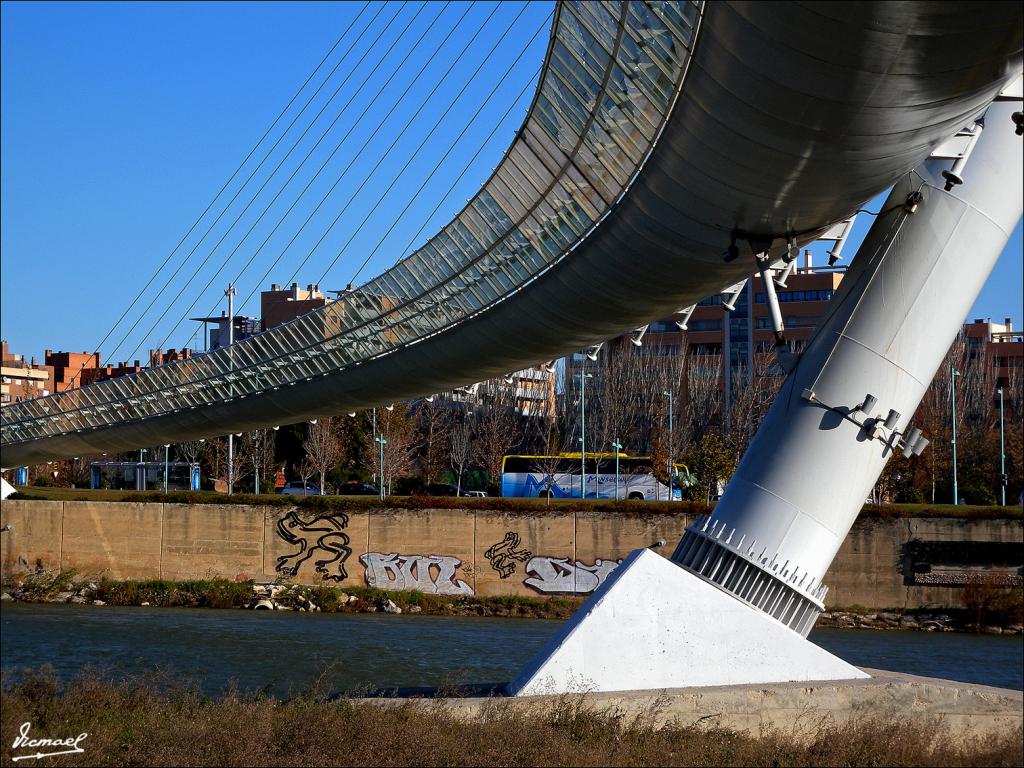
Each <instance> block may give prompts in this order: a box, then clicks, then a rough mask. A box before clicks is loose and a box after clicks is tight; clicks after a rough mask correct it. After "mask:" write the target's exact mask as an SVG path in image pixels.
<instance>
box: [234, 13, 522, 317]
mask: <svg viewBox="0 0 1024 768" xmlns="http://www.w3.org/2000/svg"><path fill="white" fill-rule="evenodd" d="M497 8H498V6H495V8H494V10H492V11H491V13H490V14H489V15H488V16H487V18H486V19H484V21H483V23H482V24H481V25H480V27H479V28H478V29H477V31H476V32H475V33H474V34H473V36H472V37H471V38H470V39H469V41H468V42H467V43H466V44H465V45H464V46H463V48H462V50H461V51H460V52H459V55H458V56H457V57H456V58H455V59H454V60H453V61H452V63H451V65H450V66H449V67H448V69H447V71H446V72H445V73H444V75H442V76H441V78H440V79H439V80H438V81H437V83H436V84H435V85H434V87H433V89H432V90H431V92H430V93H429V94H428V95H427V97H426V99H424V100H423V101H422V102H421V104H420V106H419V108H418V109H417V110H416V112H415V113H414V114H413V115H412V116H411V117H410V118H409V119H408V120H407V121H406V124H405V126H404V127H403V129H402V131H401V132H399V134H398V135H397V136H396V138H395V139H394V140H393V141H392V143H391V145H390V146H389V147H388V149H387V150H386V151H385V152H384V154H383V155H382V156H381V157H380V158H379V159H378V160H377V163H378V164H379V163H380V162H382V161H383V160H384V158H386V157H387V156H388V155H389V154H390V152H391V150H393V149H394V147H395V146H396V145H397V143H398V141H399V140H400V139H401V138H402V136H403V135H404V134H405V131H406V130H408V128H409V127H410V126H411V125H412V123H413V121H414V120H415V119H416V117H417V116H418V115H419V113H420V112H421V111H422V110H423V108H424V107H425V106H426V104H427V103H428V102H429V101H430V99H431V98H433V96H434V94H436V93H437V90H438V89H439V88H440V87H441V85H442V84H443V83H444V81H445V80H446V79H447V77H448V75H450V74H451V72H452V70H453V69H454V68H455V66H456V65H457V64H458V62H459V61H461V60H462V57H463V56H464V55H465V54H466V51H468V50H469V48H470V47H471V46H472V44H473V42H474V41H475V40H476V38H477V37H478V36H479V35H480V33H481V32H482V31H483V30H484V28H485V27H486V26H487V24H488V23H489V22H490V20H491V18H492V17H493V16H494V14H495V12H496V11H497ZM525 10H526V6H525V5H524V6H523V8H522V9H521V10H520V11H519V13H518V14H517V15H516V17H515V18H514V19H513V20H512V21H511V22H510V23H509V25H508V27H507V28H506V29H505V31H504V32H503V33H502V35H501V37H500V38H499V39H498V41H497V42H496V43H495V44H494V45H493V46H492V48H491V50H490V51H488V53H487V55H486V56H485V57H484V59H483V61H481V63H480V64H479V65H478V66H477V68H476V70H475V71H474V72H473V74H472V76H471V77H470V78H469V80H468V81H466V83H465V84H464V85H463V86H462V88H461V89H460V90H459V93H458V94H457V95H456V96H455V98H454V99H453V100H452V102H451V104H450V105H449V106H448V108H447V109H446V110H445V111H444V114H442V115H441V117H440V118H438V120H437V122H435V123H434V126H433V127H432V128H431V129H430V130H429V131H428V132H427V135H426V138H424V140H423V142H421V143H420V146H419V147H417V149H416V150H415V151H414V152H413V155H412V157H411V158H410V159H409V161H408V162H407V163H406V164H405V166H404V167H403V168H402V169H401V170H400V171H399V172H398V174H397V175H396V176H395V177H394V178H393V180H392V182H391V184H390V185H389V186H388V189H390V188H391V186H393V185H394V184H395V182H396V181H397V180H398V179H399V178H401V175H402V173H404V171H405V170H406V168H408V166H409V163H411V162H412V160H413V159H414V158H415V157H416V155H417V154H418V152H419V151H420V149H422V148H423V145H424V144H425V143H426V141H427V140H428V139H429V138H430V136H431V135H432V134H433V132H434V130H435V129H436V128H437V125H438V124H439V123H440V121H441V120H443V119H444V117H445V116H446V115H447V114H448V113H449V112H450V111H451V110H452V108H453V107H454V106H455V104H456V103H457V102H458V100H459V98H460V97H461V96H462V94H463V93H465V91H466V88H468V87H469V85H470V83H472V82H473V80H474V79H475V78H476V76H477V74H479V72H480V71H481V69H482V68H483V65H484V64H485V63H486V62H487V61H488V60H489V59H490V57H491V55H492V54H493V53H494V51H495V49H496V48H497V47H498V45H499V44H500V43H501V41H502V40H504V39H505V37H506V36H507V35H508V33H509V31H511V29H512V27H513V26H514V25H515V23H516V21H518V20H519V18H520V16H522V14H523V12H524V11H525ZM411 86H412V84H410V88H411ZM408 90H409V89H406V91H408ZM403 96H404V94H403ZM396 104H397V102H396ZM393 111H394V108H392V110H391V111H390V112H389V113H388V115H386V116H385V120H386V119H387V117H389V116H390V114H391V112H393ZM383 122H384V121H382V122H381V123H380V125H383ZM378 127H379V126H378ZM368 143H369V140H368V141H367V144H368ZM367 144H364V146H363V149H365V147H366V146H367ZM360 154H361V151H360ZM354 160H355V158H353V162H354ZM351 166H352V163H351V162H350V163H349V166H348V167H347V168H346V169H345V173H347V172H348V169H349V168H351ZM340 181H341V177H339V178H338V180H337V181H336V182H335V183H334V185H332V187H331V188H330V189H329V190H328V191H327V193H326V194H325V195H324V197H323V198H322V199H321V200H320V203H319V204H318V205H317V207H316V209H314V211H313V213H311V214H310V216H309V217H308V218H307V219H306V221H305V222H304V223H303V225H302V227H300V229H299V232H296V233H295V236H294V237H293V238H292V239H291V240H290V241H289V242H288V244H287V245H286V246H285V248H284V251H282V252H281V254H280V255H278V257H277V259H275V260H274V263H273V264H271V265H270V267H269V268H268V269H267V271H266V272H264V274H263V276H262V277H261V278H260V280H259V282H257V283H256V285H255V286H254V287H253V289H252V290H251V291H250V292H249V294H248V295H247V296H246V297H245V299H244V300H243V301H242V306H244V305H245V304H246V303H247V302H248V301H249V300H250V299H251V298H252V297H253V296H254V295H255V294H256V292H257V291H258V290H259V287H260V285H262V284H263V283H264V282H265V281H266V279H267V277H268V275H269V274H270V273H271V271H272V270H273V269H274V267H276V266H277V264H278V263H279V262H280V260H281V258H282V257H283V256H284V253H285V252H286V251H287V250H288V248H290V247H291V245H292V243H294V242H295V240H296V238H297V237H298V235H299V233H300V232H301V231H302V228H304V227H305V226H306V224H308V223H309V221H310V219H312V217H313V215H314V214H315V213H316V211H317V210H319V209H320V207H321V206H322V205H323V203H324V201H326V199H327V197H328V196H329V195H330V194H331V193H332V192H333V191H334V189H335V187H337V185H338V183H339V182H340ZM365 183H366V182H365V180H364V182H363V184H365ZM360 189H362V185H360V187H359V189H357V190H356V192H355V193H353V195H352V196H350V197H349V199H348V201H347V202H346V203H345V206H344V207H343V208H342V209H341V210H340V211H339V212H338V214H337V215H336V216H335V217H334V220H333V221H332V222H331V223H330V225H328V227H327V229H326V230H324V232H323V234H322V235H320V238H319V239H318V240H317V241H316V243H315V244H314V245H313V247H312V248H311V249H310V250H309V251H308V252H307V253H306V256H305V257H304V258H303V260H302V262H301V263H300V264H299V265H298V266H297V267H296V268H295V270H294V271H293V272H292V274H291V277H289V278H288V280H287V281H285V284H286V285H287V284H288V283H290V282H291V281H292V280H293V279H294V278H295V276H296V275H297V274H298V273H299V271H300V270H301V269H302V268H303V267H304V266H305V265H306V263H307V262H308V261H309V259H310V257H311V256H312V255H313V253H314V252H315V251H316V250H317V248H319V247H320V244H321V243H323V241H324V239H325V238H326V237H327V235H328V234H330V232H331V230H332V229H333V228H334V226H335V225H336V224H337V223H338V221H339V220H340V219H341V217H342V216H343V215H344V213H345V211H346V210H347V209H348V206H349V205H350V204H351V203H352V202H353V200H354V198H355V196H356V195H358V192H359V190H360Z"/></svg>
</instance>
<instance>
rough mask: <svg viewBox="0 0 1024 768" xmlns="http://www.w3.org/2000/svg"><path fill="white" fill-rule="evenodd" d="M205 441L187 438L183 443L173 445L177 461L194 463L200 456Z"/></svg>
mask: <svg viewBox="0 0 1024 768" xmlns="http://www.w3.org/2000/svg"><path fill="white" fill-rule="evenodd" d="M205 442H206V441H205V440H188V441H186V442H184V443H178V444H177V445H176V446H175V447H174V452H175V453H176V454H177V456H178V460H179V461H185V462H188V463H189V464H195V463H196V462H198V461H199V458H200V457H201V456H202V453H203V445H204V443H205Z"/></svg>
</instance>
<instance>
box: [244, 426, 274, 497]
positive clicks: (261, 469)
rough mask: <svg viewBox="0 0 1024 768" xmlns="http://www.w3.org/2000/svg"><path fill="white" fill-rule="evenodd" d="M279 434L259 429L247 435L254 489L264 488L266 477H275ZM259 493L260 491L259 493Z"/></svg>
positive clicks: (270, 430) (271, 430)
mask: <svg viewBox="0 0 1024 768" xmlns="http://www.w3.org/2000/svg"><path fill="white" fill-rule="evenodd" d="M276 436H277V433H276V432H275V431H274V430H273V429H258V430H255V431H253V432H247V433H246V434H245V437H246V439H247V440H248V451H247V453H248V454H249V461H250V464H251V466H252V472H253V478H254V484H253V487H254V488H262V485H263V478H264V477H273V475H274V444H275V439H276ZM257 492H258V491H257Z"/></svg>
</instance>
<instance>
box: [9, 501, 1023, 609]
mask: <svg viewBox="0 0 1024 768" xmlns="http://www.w3.org/2000/svg"><path fill="white" fill-rule="evenodd" d="M496 501H500V500H496ZM665 507H671V505H661V506H660V508H659V511H648V509H649V508H647V507H645V506H641V505H639V504H634V505H625V504H623V506H622V508H621V509H622V510H625V511H620V510H618V509H610V510H609V509H601V508H593V507H587V506H585V505H578V506H577V505H568V504H559V505H552V506H551V507H550V508H543V507H542V508H540V509H529V508H527V509H521V510H507V509H506V510H498V509H487V508H486V507H485V506H473V507H461V508H452V509H437V508H434V509H432V508H409V509H402V508H380V507H376V506H373V505H369V504H368V505H366V506H365V507H360V506H358V505H356V504H347V505H345V507H344V508H334V507H330V506H327V507H323V508H313V507H307V506H302V505H300V506H289V505H285V506H281V505H280V504H278V505H276V506H274V505H267V506H263V505H245V504H172V503H159V502H155V503H150V502H91V501H37V500H10V499H9V500H6V501H4V502H3V503H2V505H0V518H2V521H0V522H2V523H3V524H4V525H9V526H10V528H9V529H8V530H5V531H4V532H3V534H2V535H0V562H2V570H3V574H4V576H5V577H16V576H17V575H18V574H23V573H26V572H31V571H34V570H38V569H45V570H48V571H58V570H69V569H74V570H75V571H76V572H77V573H78V574H79V575H82V576H93V577H105V578H109V579H166V580H171V581H180V580H184V579H209V578H214V577H220V578H226V579H229V580H237V581H246V580H254V581H257V582H269V581H274V580H276V579H285V580H290V581H293V582H295V583H300V584H309V585H323V586H336V587H340V588H342V589H344V588H346V587H376V588H380V589H387V590H417V591H419V592H423V593H427V594H439V595H452V596H460V595H462V596H472V595H479V596H500V595H520V596H551V595H573V594H576V595H586V594H588V593H589V592H592V591H593V590H594V589H596V588H597V586H598V585H599V584H601V583H602V582H603V581H604V579H605V578H607V576H608V574H609V573H611V572H612V571H613V570H614V569H615V568H616V567H617V565H618V563H619V561H620V560H621V559H622V558H623V557H625V556H626V555H627V554H628V553H629V552H630V551H632V550H634V549H637V548H640V547H650V548H652V549H654V551H656V552H659V553H661V554H664V555H666V556H667V555H668V554H670V553H671V551H672V548H673V547H674V546H675V543H676V542H677V541H678V540H679V538H680V536H681V535H682V533H683V530H684V529H685V528H686V526H687V525H689V524H690V523H691V522H693V520H694V519H695V517H696V514H697V512H696V511H694V509H693V508H691V507H685V508H684V509H683V510H682V511H679V512H673V511H664V509H663V508H665ZM1022 541H1024V537H1022V523H1021V518H1020V516H1019V515H1017V516H1013V515H1009V514H1008V515H1007V517H1005V518H998V517H997V518H991V517H981V518H979V519H972V518H943V517H927V516H899V515H893V516H882V517H879V516H870V515H865V516H862V518H861V520H859V521H858V522H857V524H856V525H855V526H854V528H853V530H852V531H851V532H850V535H849V536H848V537H847V540H846V542H845V543H844V545H843V547H842V549H841V550H840V552H839V555H838V556H837V557H836V560H835V562H834V563H833V565H832V568H831V569H830V571H829V573H828V576H827V578H826V583H827V584H828V585H829V586H830V591H829V594H828V597H827V600H826V604H827V606H829V607H840V608H848V607H853V606H860V607H862V608H864V609H870V610H875V611H882V610H885V609H897V610H901V611H903V610H911V609H929V610H942V609H946V608H948V609H953V608H960V607H963V605H964V603H963V600H962V596H963V589H964V585H965V584H966V583H968V582H970V581H971V580H972V579H977V578H978V577H979V576H984V577H985V578H986V579H988V580H989V581H990V582H991V583H992V584H993V585H995V586H1019V585H1020V583H1021V570H1020V566H1021V562H1022V557H1021V553H1022V551H1024V547H1022Z"/></svg>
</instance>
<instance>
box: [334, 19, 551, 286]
mask: <svg viewBox="0 0 1024 768" xmlns="http://www.w3.org/2000/svg"><path fill="white" fill-rule="evenodd" d="M517 18H518V17H517ZM550 18H551V16H550V15H549V16H548V17H547V18H546V19H545V20H544V21H543V22H541V25H540V27H539V28H538V29H537V31H536V32H534V34H533V37H531V38H530V40H529V42H528V43H527V44H526V45H525V46H524V47H523V49H522V51H520V52H519V55H518V56H517V57H516V58H515V60H514V61H513V62H512V64H511V65H509V67H508V69H507V70H506V71H505V74H504V75H502V77H501V79H500V80H499V81H498V83H497V85H495V86H494V88H493V89H491V92H490V94H488V96H487V98H486V99H485V100H484V101H483V103H482V104H481V105H480V107H479V108H478V109H477V111H476V112H475V113H474V115H473V117H472V118H471V119H470V120H469V122H468V123H466V126H465V127H464V128H463V129H462V131H461V132H460V133H459V135H458V136H456V137H455V140H454V141H453V142H452V143H451V144H450V145H449V147H448V150H447V151H446V152H445V153H444V155H443V156H442V157H441V159H440V160H438V162H437V164H436V165H435V166H434V167H433V169H432V170H431V171H430V173H429V174H428V176H427V178H426V179H425V180H424V181H423V183H422V184H420V187H419V189H417V190H416V192H414V193H413V195H412V197H410V198H409V202H408V203H406V205H405V208H403V209H402V212H401V213H399V214H398V216H397V217H396V218H395V220H394V221H393V222H392V224H391V226H390V227H388V229H387V231H386V232H385V233H384V235H383V237H381V238H380V240H378V241H377V244H376V245H375V246H374V247H373V250H371V251H370V253H369V254H368V255H367V257H366V258H365V259H364V260H363V263H362V264H360V265H359V268H358V269H357V270H356V271H355V274H353V275H352V278H351V279H350V280H349V283H354V282H355V281H356V280H357V279H358V278H359V275H360V274H361V273H362V271H363V269H365V268H366V265H367V264H369V262H370V259H372V258H373V256H374V254H376V253H377V251H378V250H379V249H380V247H381V246H382V245H383V244H384V241H385V240H386V239H387V238H388V236H389V235H390V234H391V232H392V231H393V230H394V228H395V227H396V226H397V225H398V223H399V221H401V219H402V217H403V216H405V214H406V213H407V212H408V210H409V208H410V207H412V204H413V202H415V200H416V199H417V197H418V196H419V194H420V193H421V192H422V191H423V190H424V189H425V188H426V186H427V184H428V183H429V182H430V180H431V179H432V178H433V177H434V174H435V173H437V171H438V170H439V169H440V168H441V166H442V165H443V164H444V162H445V160H447V159H448V156H449V155H451V153H452V152H453V151H454V149H455V147H456V146H457V145H458V143H459V142H460V141H461V140H462V137H463V136H465V135H466V131H468V130H469V128H470V126H472V124H473V123H474V122H475V121H476V118H477V117H479V116H480V114H481V112H482V111H483V108H484V107H485V106H487V104H488V103H489V102H490V100H491V99H492V98H493V97H494V95H495V94H496V93H497V91H498V89H499V88H500V87H501V84H502V83H504V82H505V79H506V78H507V77H508V76H509V75H510V74H511V73H512V70H513V69H515V67H516V66H517V65H518V63H519V61H520V59H522V57H523V55H524V54H525V53H526V51H528V50H529V48H530V46H531V45H532V44H533V42H534V40H536V39H537V35H539V34H540V33H541V32H542V31H543V30H544V29H546V28H547V27H548V21H549V20H550ZM536 77H537V75H533V76H531V77H530V79H529V80H528V81H527V83H526V88H528V87H529V85H530V84H531V83H533V82H534V79H535V78H536ZM526 88H524V89H523V91H522V92H520V94H519V96H517V97H516V99H515V101H513V102H512V104H511V105H510V106H509V108H508V109H507V110H506V111H505V114H504V115H502V118H501V120H499V121H498V124H497V125H496V126H495V127H494V129H493V130H492V131H491V132H490V134H488V136H487V138H486V139H485V140H484V142H483V143H482V144H481V145H480V147H479V149H477V151H476V152H475V153H474V154H473V157H472V158H471V159H470V161H469V163H468V164H467V165H466V167H465V168H464V169H463V171H462V173H460V174H459V177H458V179H456V182H455V183H456V184H457V183H458V181H459V180H461V178H462V177H463V176H464V175H465V173H466V172H467V171H468V170H469V166H470V165H472V163H473V162H475V160H476V158H477V157H479V155H480V153H481V152H482V151H483V149H484V147H486V146H487V143H488V142H489V141H490V140H491V138H493V136H494V134H495V133H496V132H497V130H498V128H499V127H500V126H501V124H502V123H504V121H505V118H506V117H508V115H509V114H510V113H511V111H512V107H513V106H515V104H517V103H518V102H519V100H520V99H521V98H522V97H523V94H524V93H525V92H526ZM446 114H447V113H446ZM442 117H443V115H442ZM438 122H440V121H438ZM437 125H438V124H437V123H435V125H434V128H437ZM431 131H433V129H431ZM428 138H429V137H428ZM424 143H426V140H424ZM422 147H423V144H420V147H419V148H418V149H417V152H418V151H419V149H421V148H422ZM410 162H412V160H411V159H410ZM406 167H408V163H407V164H406ZM402 170H403V171H404V170H405V168H403V169H402ZM391 186H393V184H392V185H389V186H388V189H387V190H385V191H384V195H386V194H387V193H388V192H389V191H390V190H391ZM453 188H454V185H453V186H452V187H450V188H449V190H448V192H446V193H445V195H444V197H442V198H441V202H443V201H444V200H445V199H446V198H447V197H448V195H449V194H451V191H452V189H453ZM382 201H383V195H382V196H381V200H380V201H378V203H377V205H376V206H374V208H373V210H372V211H370V214H367V217H366V218H365V219H363V222H362V223H361V224H360V225H359V226H360V227H362V226H363V225H364V224H365V223H366V221H367V220H368V219H369V217H370V215H371V214H372V213H373V211H375V210H376V209H377V207H378V206H379V205H380V202H382ZM439 206H440V203H439V204H438V207H439ZM437 210H438V208H437V207H435V208H434V210H433V211H432V212H431V214H430V217H433V215H434V213H436V212H437ZM429 220H430V219H429V217H428V219H427V221H428V222H429ZM425 226H426V223H424V225H423V226H421V227H420V230H419V232H417V233H416V235H415V236H414V238H413V240H415V238H416V237H419V235H420V232H422V231H423V229H424V227H425ZM357 229H358V228H357ZM354 237H355V234H353V235H352V237H350V238H349V240H348V241H347V242H346V243H345V245H344V246H343V247H342V249H341V251H340V252H339V253H338V255H337V256H335V257H334V260H333V261H332V262H331V263H330V265H328V267H327V269H326V270H325V271H324V274H323V275H321V277H320V280H321V281H323V280H324V279H325V278H326V277H327V273H328V272H330V271H331V269H333V268H334V265H335V264H336V263H337V261H338V259H339V258H341V256H342V254H343V253H344V252H345V250H346V249H347V248H348V246H349V245H350V244H351V243H352V240H353V238H354ZM408 247H409V246H408V245H407V246H406V247H405V248H403V249H402V251H401V253H403V254H404V253H405V251H406V249H407V248H408Z"/></svg>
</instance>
